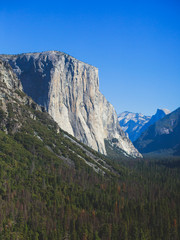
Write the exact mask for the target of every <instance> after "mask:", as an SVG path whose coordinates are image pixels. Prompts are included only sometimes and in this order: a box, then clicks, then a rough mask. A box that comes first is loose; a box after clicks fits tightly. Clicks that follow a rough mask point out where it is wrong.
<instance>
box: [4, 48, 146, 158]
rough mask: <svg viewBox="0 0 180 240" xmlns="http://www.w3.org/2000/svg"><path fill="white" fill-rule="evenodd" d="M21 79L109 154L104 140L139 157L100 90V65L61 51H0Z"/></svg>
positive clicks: (60, 119)
mask: <svg viewBox="0 0 180 240" xmlns="http://www.w3.org/2000/svg"><path fill="white" fill-rule="evenodd" d="M1 58H3V59H4V60H6V61H8V62H9V63H10V65H11V66H12V68H13V69H14V72H15V73H16V74H17V76H18V77H19V79H20V80H21V82H22V85H23V88H24V91H25V92H26V93H27V94H28V95H30V96H31V97H32V98H33V99H34V101H36V102H37V103H38V104H40V105H43V106H44V107H45V108H46V109H47V111H48V112H49V114H50V115H51V116H52V117H53V118H54V120H55V121H56V122H57V123H58V124H59V126H60V127H61V128H62V129H63V130H65V131H67V132H68V133H70V134H71V135H73V136H75V137H76V138H77V139H79V140H80V141H81V142H83V143H85V144H87V145H88V146H90V147H92V148H93V149H95V150H97V151H99V152H101V153H103V154H106V149H105V143H104V140H105V139H106V140H112V139H114V138H116V139H117V140H118V141H116V145H117V146H118V147H119V148H121V149H123V150H124V151H126V152H127V153H128V154H129V155H131V156H133V157H137V156H138V157H140V156H141V155H140V154H139V152H138V151H137V150H136V149H135V148H134V146H133V144H132V143H131V141H130V140H129V139H128V138H127V137H126V136H125V134H124V132H123V131H122V129H121V128H120V126H119V123H118V118H117V115H116V112H115V110H114V108H113V106H112V105H111V104H110V103H109V102H108V101H107V100H106V98H105V97H104V96H103V95H102V94H101V93H100V91H99V78H98V69H97V68H96V67H93V66H91V65H89V64H86V63H83V62H81V61H78V60H77V59H75V58H73V57H71V56H69V55H67V54H65V53H61V52H57V51H50V52H43V53H28V54H20V55H1Z"/></svg>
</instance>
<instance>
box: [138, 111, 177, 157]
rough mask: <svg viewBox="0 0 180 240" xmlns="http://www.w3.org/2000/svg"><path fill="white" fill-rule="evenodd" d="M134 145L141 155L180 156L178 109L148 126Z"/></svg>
mask: <svg viewBox="0 0 180 240" xmlns="http://www.w3.org/2000/svg"><path fill="white" fill-rule="evenodd" d="M134 144H135V146H136V147H137V148H138V149H139V151H140V152H141V153H143V154H151V155H160V154H161V155H180V108H178V109H176V110H175V111H173V112H171V113H170V114H167V115H166V116H165V117H164V118H162V119H159V120H158V121H156V122H155V123H154V124H152V125H150V126H149V127H148V128H147V129H146V131H145V132H143V133H142V135H141V136H140V137H139V138H138V139H137V140H136V141H135V142H134Z"/></svg>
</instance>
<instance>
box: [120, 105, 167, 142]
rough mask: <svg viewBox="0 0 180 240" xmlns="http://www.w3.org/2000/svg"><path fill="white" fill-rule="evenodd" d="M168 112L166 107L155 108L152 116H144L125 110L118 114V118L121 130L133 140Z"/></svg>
mask: <svg viewBox="0 0 180 240" xmlns="http://www.w3.org/2000/svg"><path fill="white" fill-rule="evenodd" d="M169 113H170V111H169V110H167V109H157V112H156V114H154V115H153V116H145V115H143V114H141V113H132V112H128V111H125V112H123V113H121V114H119V115H118V120H119V123H120V126H121V128H122V129H123V131H124V132H125V133H127V135H128V137H129V138H130V140H131V141H132V142H134V141H136V140H137V139H138V138H139V137H140V135H141V134H142V133H143V132H144V131H145V130H146V129H147V128H148V127H149V126H151V125H152V124H154V123H155V122H156V121H158V120H160V119H162V118H163V117H164V116H166V115H167V114H169Z"/></svg>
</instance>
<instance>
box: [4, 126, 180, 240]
mask: <svg viewBox="0 0 180 240" xmlns="http://www.w3.org/2000/svg"><path fill="white" fill-rule="evenodd" d="M34 127H35V126H34ZM38 128H39V129H40V126H38ZM29 131H30V130H29ZM43 144H44V143H42V141H40V140H39V139H37V138H35V137H32V136H31V135H30V133H28V127H27V129H26V131H22V132H21V133H17V134H15V135H7V134H5V133H4V132H2V131H0V159H1V160H0V239H2V240H9V239H12V240H15V239H19V240H21V239H27V240H51V239H52V240H59V239H72V240H76V239H79V240H86V239H88V240H99V239H103V240H110V239H112V240H116V239H117V240H131V239H132V240H136V239H137V240H154V239H156V240H178V239H179V238H180V204H179V203H180V190H179V189H180V159H179V158H169V159H168V158H167V159H154V160H150V159H143V160H135V159H131V160H127V159H126V160H119V161H113V160H111V161H112V166H113V168H114V169H115V171H116V173H118V174H109V175H108V173H107V174H105V175H103V174H97V173H96V172H95V171H94V170H93V169H92V168H91V167H89V166H88V165H86V164H85V163H83V161H80V160H78V159H74V163H75V164H74V166H72V165H67V164H64V162H63V161H62V160H61V159H60V158H59V157H56V156H55V155H53V154H51V151H48V149H47V148H44V146H43ZM67 144H68V143H67ZM68 154H69V153H68V152H66V151H65V152H64V155H66V156H67V155H68ZM71 158H73V156H71ZM108 161H109V160H108Z"/></svg>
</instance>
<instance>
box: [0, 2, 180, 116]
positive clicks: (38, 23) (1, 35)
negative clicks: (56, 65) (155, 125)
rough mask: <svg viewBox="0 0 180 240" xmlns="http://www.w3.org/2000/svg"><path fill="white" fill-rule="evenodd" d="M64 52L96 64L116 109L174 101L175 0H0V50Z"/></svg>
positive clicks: (177, 78) (178, 50) (177, 92)
mask: <svg viewBox="0 0 180 240" xmlns="http://www.w3.org/2000/svg"><path fill="white" fill-rule="evenodd" d="M47 50H59V51H62V52H66V53H68V54H70V55H72V56H74V57H76V58H77V59H79V60H82V61H84V62H87V63H89V64H92V65H94V66H96V67H98V68H99V77H100V90H101V92H102V93H103V94H104V95H105V97H106V98H107V99H108V100H109V101H110V102H111V103H112V104H113V105H114V107H115V109H116V111H117V113H120V112H122V111H125V110H128V111H132V112H141V113H143V114H146V115H151V114H153V113H154V112H155V111H156V109H157V108H168V109H170V110H171V111H173V110H175V109H176V108H177V107H179V106H180V2H179V0H171V1H170V0H169V1H166V0H163V1H158V0H156V1H154V0H151V1H149V0H147V1H138V0H136V1H130V0H126V1H125V0H124V1H121V0H119V1H113V0H112V1H98V0H97V1H94V0H92V1H71V0H69V1H54V0H51V1H41V0H40V1H38V0H36V1H34V0H31V1H21V0H19V1H1V4H0V53H23V52H38V51H47Z"/></svg>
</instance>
